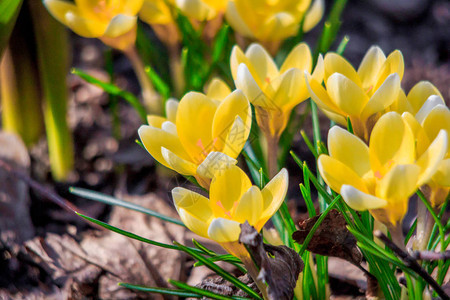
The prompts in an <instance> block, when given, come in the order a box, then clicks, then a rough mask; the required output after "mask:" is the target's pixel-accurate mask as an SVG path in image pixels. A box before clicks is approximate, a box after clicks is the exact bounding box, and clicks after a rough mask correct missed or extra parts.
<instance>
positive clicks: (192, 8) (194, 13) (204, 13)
mask: <svg viewBox="0 0 450 300" xmlns="http://www.w3.org/2000/svg"><path fill="white" fill-rule="evenodd" d="M176 4H177V7H178V8H179V9H180V10H181V11H182V12H183V14H185V15H186V16H188V17H189V18H193V19H195V20H197V21H206V20H210V19H212V18H214V17H215V16H216V12H215V11H214V9H212V8H211V7H210V6H208V5H207V4H206V3H204V2H203V1H201V0H176Z"/></svg>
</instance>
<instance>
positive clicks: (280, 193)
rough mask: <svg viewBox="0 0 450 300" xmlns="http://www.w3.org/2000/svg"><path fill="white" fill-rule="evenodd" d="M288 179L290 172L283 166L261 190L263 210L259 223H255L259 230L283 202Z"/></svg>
mask: <svg viewBox="0 0 450 300" xmlns="http://www.w3.org/2000/svg"><path fill="white" fill-rule="evenodd" d="M288 181H289V176H288V172H287V170H286V169H285V168H283V169H281V171H280V172H278V174H277V175H275V177H273V178H272V180H270V181H269V183H267V184H266V186H265V187H264V188H263V189H262V190H261V194H262V197H263V212H262V215H261V217H260V219H259V221H258V223H257V224H256V225H255V228H257V229H258V230H259V229H261V228H262V227H263V226H264V224H265V223H266V222H267V221H268V220H269V219H270V218H271V217H272V216H273V215H274V214H275V213H276V212H277V210H278V209H279V208H280V206H281V204H283V201H284V198H285V197H286V192H287V188H288V184H289V182H288Z"/></svg>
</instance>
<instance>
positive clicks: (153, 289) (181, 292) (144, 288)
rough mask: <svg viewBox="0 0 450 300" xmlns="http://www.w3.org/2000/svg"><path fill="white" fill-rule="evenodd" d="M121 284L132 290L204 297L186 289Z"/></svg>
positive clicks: (120, 284) (187, 296) (186, 296)
mask: <svg viewBox="0 0 450 300" xmlns="http://www.w3.org/2000/svg"><path fill="white" fill-rule="evenodd" d="M119 286H122V287H124V288H127V289H130V290H136V291H141V292H148V293H157V294H162V295H172V296H178V297H185V298H201V297H202V295H200V294H197V293H190V292H186V291H184V290H173V289H168V288H159V287H148V286H142V285H135V284H131V283H125V282H120V283H119Z"/></svg>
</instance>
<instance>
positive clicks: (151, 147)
mask: <svg viewBox="0 0 450 300" xmlns="http://www.w3.org/2000/svg"><path fill="white" fill-rule="evenodd" d="M166 114H167V118H164V117H160V116H155V115H151V116H148V124H149V125H142V126H141V127H140V128H139V136H140V138H141V141H142V143H143V144H144V146H145V148H146V149H147V151H148V152H149V153H150V154H151V155H152V156H153V158H155V159H156V160H157V161H158V162H160V163H161V164H163V165H164V166H166V167H168V168H170V169H172V170H175V171H176V172H178V173H180V174H182V175H191V176H195V178H196V179H197V181H198V182H199V183H200V184H201V185H202V186H203V187H205V188H208V187H209V183H210V181H211V179H212V178H213V176H214V174H215V172H216V171H220V170H221V169H223V168H224V166H229V165H234V164H236V160H235V158H236V157H237V156H238V155H239V153H240V152H241V150H242V148H243V147H244V144H245V142H246V141H247V138H248V136H249V134H250V127H251V122H252V114H251V108H250V103H249V102H248V100H247V98H246V97H245V96H244V94H243V93H242V92H241V91H240V90H235V91H234V92H231V91H230V89H229V88H228V86H227V85H226V84H225V83H223V82H222V81H220V80H217V79H216V80H213V81H212V83H211V84H210V86H209V87H208V93H207V94H206V95H204V94H202V93H198V92H190V93H188V94H186V95H185V96H184V97H183V98H182V99H181V101H180V102H179V103H178V102H177V101H175V100H169V101H168V102H167V105H166Z"/></svg>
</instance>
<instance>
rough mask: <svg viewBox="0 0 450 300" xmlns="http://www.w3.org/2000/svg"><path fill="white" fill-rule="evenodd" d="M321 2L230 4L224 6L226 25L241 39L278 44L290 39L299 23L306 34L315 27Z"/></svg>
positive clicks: (245, 1) (237, 1)
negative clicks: (246, 38)
mask: <svg viewBox="0 0 450 300" xmlns="http://www.w3.org/2000/svg"><path fill="white" fill-rule="evenodd" d="M323 12H324V1H323V0H315V1H314V2H313V3H312V4H311V0H300V1H298V0H259V1H253V0H233V1H229V2H228V7H227V11H226V18H227V21H228V22H229V23H230V25H231V27H233V29H234V30H235V31H237V32H238V33H239V34H241V35H242V36H245V37H248V38H251V39H253V40H256V41H259V42H262V43H265V42H279V41H282V40H284V39H286V38H288V37H291V36H294V35H296V34H297V32H298V30H299V24H300V23H301V21H302V19H303V18H304V21H303V31H304V32H307V31H309V30H311V29H312V28H313V27H314V26H316V25H317V23H319V21H320V19H321V18H322V16H323Z"/></svg>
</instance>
